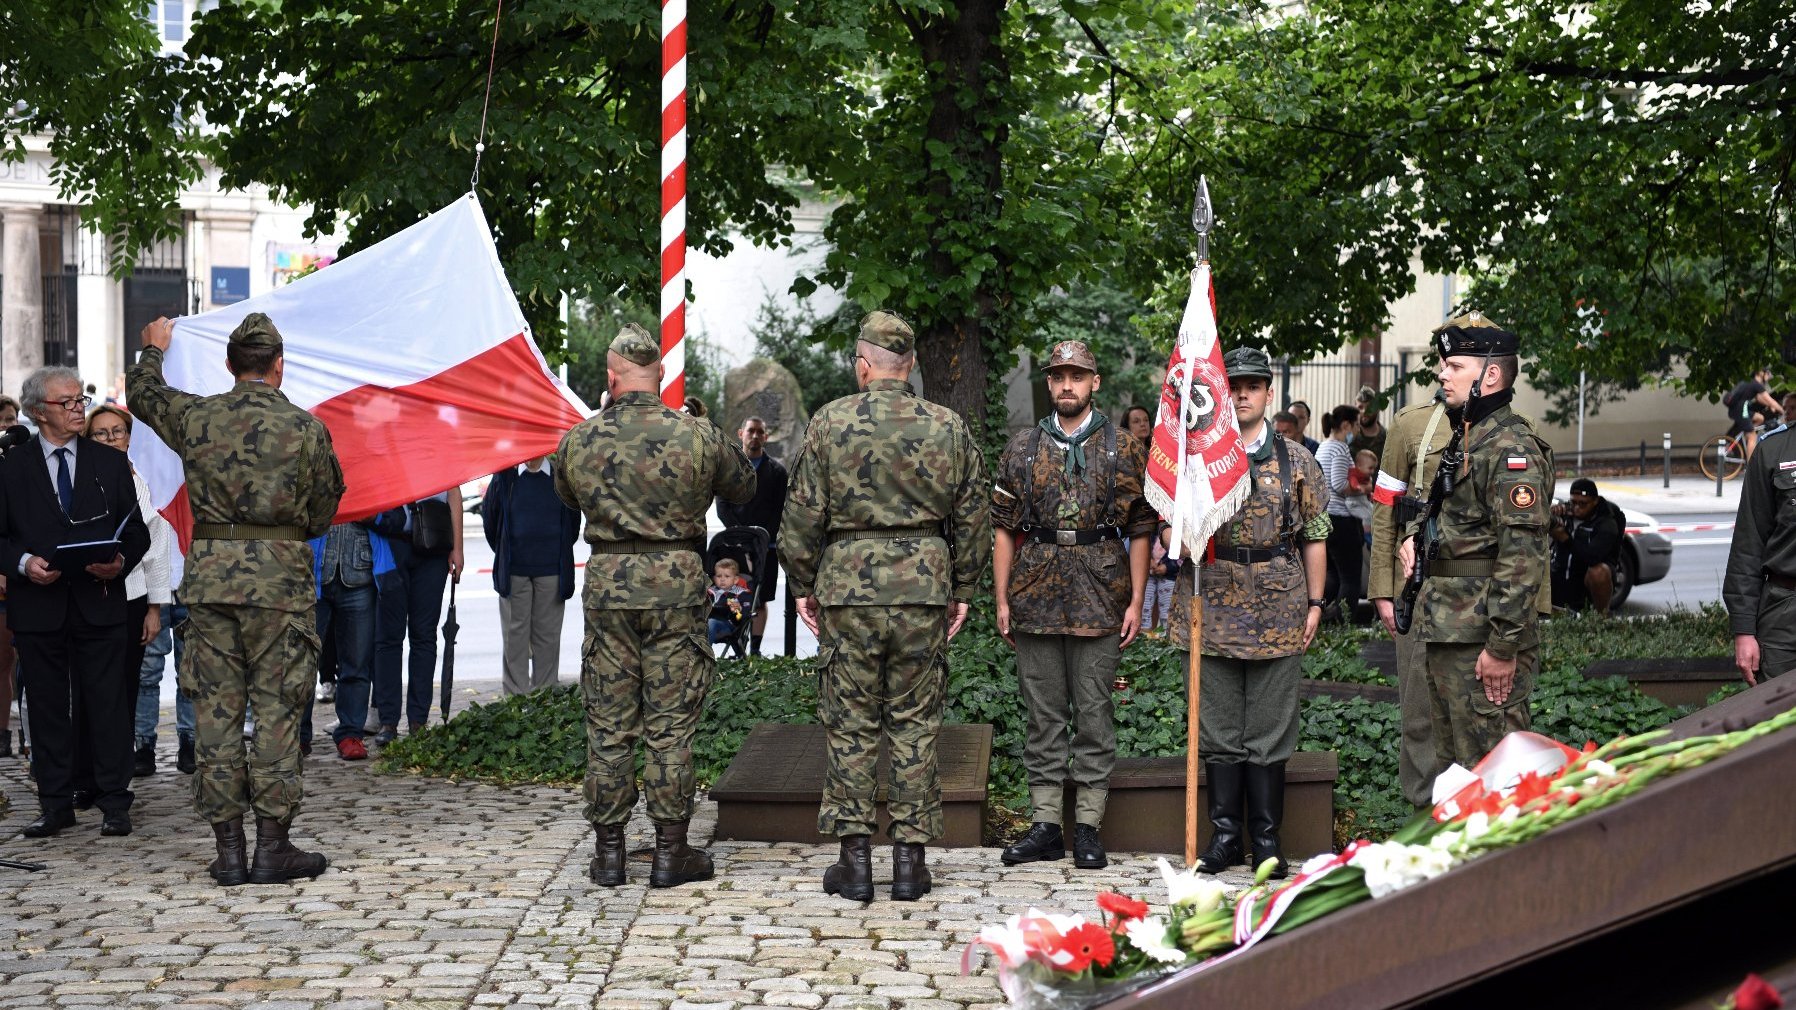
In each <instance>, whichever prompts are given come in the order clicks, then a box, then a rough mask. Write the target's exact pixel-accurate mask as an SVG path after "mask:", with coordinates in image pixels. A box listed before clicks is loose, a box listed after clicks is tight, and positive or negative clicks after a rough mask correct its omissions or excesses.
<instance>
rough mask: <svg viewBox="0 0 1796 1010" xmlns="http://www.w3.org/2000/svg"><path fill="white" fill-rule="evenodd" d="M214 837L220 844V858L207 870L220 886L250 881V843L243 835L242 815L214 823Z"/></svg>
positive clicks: (230, 885) (233, 885)
mask: <svg viewBox="0 0 1796 1010" xmlns="http://www.w3.org/2000/svg"><path fill="white" fill-rule="evenodd" d="M212 838H213V841H215V842H216V843H217V844H218V858H217V859H214V860H212V865H210V866H208V867H206V872H207V873H208V874H210V875H211V877H212V879H213V880H215V881H217V882H218V886H220V887H236V886H237V885H238V884H246V883H248V882H249V843H248V842H247V841H246V840H245V839H244V837H243V818H242V816H237V817H233V818H231V819H230V820H228V821H219V822H218V823H217V824H214V825H212Z"/></svg>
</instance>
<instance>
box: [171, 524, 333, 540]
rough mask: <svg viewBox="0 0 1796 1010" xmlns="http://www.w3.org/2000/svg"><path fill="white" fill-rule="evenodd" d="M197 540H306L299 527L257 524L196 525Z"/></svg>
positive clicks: (194, 528) (194, 535) (195, 535)
mask: <svg viewBox="0 0 1796 1010" xmlns="http://www.w3.org/2000/svg"><path fill="white" fill-rule="evenodd" d="M193 539H195V540H304V539H306V531H305V530H302V529H300V528H299V527H298V526H258V525H256V524H255V523H194V524H193Z"/></svg>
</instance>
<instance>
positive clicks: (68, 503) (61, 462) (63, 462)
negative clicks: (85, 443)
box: [56, 446, 75, 516]
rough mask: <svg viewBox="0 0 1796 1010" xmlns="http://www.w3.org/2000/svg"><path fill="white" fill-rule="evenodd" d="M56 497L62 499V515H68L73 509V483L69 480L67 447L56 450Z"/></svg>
mask: <svg viewBox="0 0 1796 1010" xmlns="http://www.w3.org/2000/svg"><path fill="white" fill-rule="evenodd" d="M56 497H58V498H61V499H62V514H63V515H65V516H66V515H68V514H69V510H70V509H73V508H74V507H75V482H74V481H72V480H70V479H69V450H68V447H67V446H64V447H63V448H61V449H58V450H56Z"/></svg>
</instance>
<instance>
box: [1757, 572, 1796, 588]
mask: <svg viewBox="0 0 1796 1010" xmlns="http://www.w3.org/2000/svg"><path fill="white" fill-rule="evenodd" d="M1765 581H1766V582H1769V583H1771V584H1772V585H1774V586H1777V587H1778V588H1780V589H1796V579H1792V578H1790V577H1789V576H1788V575H1779V574H1777V573H1776V572H1766V573H1765Z"/></svg>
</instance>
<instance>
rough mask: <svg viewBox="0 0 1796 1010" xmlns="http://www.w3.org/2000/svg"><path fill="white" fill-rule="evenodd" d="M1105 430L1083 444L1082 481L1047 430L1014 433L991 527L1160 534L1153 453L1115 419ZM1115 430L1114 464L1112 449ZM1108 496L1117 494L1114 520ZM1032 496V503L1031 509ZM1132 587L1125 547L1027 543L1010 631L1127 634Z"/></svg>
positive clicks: (1016, 567) (1013, 586) (1014, 584)
mask: <svg viewBox="0 0 1796 1010" xmlns="http://www.w3.org/2000/svg"><path fill="white" fill-rule="evenodd" d="M1104 427H1105V428H1108V429H1110V430H1109V431H1106V430H1104V429H1103V428H1100V429H1099V430H1098V431H1096V432H1093V433H1092V435H1091V437H1090V438H1089V439H1087V440H1086V442H1085V457H1086V459H1087V460H1089V463H1088V464H1087V465H1086V467H1085V475H1084V477H1082V478H1081V477H1080V476H1078V475H1076V474H1073V473H1071V472H1070V471H1068V469H1067V466H1066V459H1067V453H1066V450H1064V449H1062V448H1061V447H1059V446H1057V445H1055V444H1054V443H1053V440H1052V439H1049V438H1047V437H1046V436H1044V435H1043V434H1042V431H1041V429H1040V428H1031V429H1029V430H1028V431H1019V432H1017V433H1016V434H1015V435H1012V436H1011V437H1010V443H1009V444H1008V445H1006V446H1005V447H1004V455H1003V456H1002V457H1000V458H999V460H998V479H997V482H996V483H995V485H994V486H993V489H992V522H993V524H995V525H997V526H1001V527H1003V528H1004V529H1007V530H1013V531H1016V532H1017V533H1019V534H1020V533H1022V532H1023V527H1024V525H1025V523H1027V524H1028V525H1030V526H1037V527H1041V528H1044V529H1051V530H1053V529H1059V530H1090V529H1096V528H1097V527H1099V526H1107V525H1108V526H1119V527H1121V528H1122V531H1123V535H1124V536H1129V537H1141V536H1153V535H1155V534H1156V533H1158V532H1159V528H1160V519H1159V517H1158V516H1156V515H1155V514H1154V510H1153V509H1152V508H1150V507H1149V506H1148V503H1147V498H1145V497H1144V496H1143V495H1142V492H1141V481H1142V472H1143V470H1144V468H1145V467H1146V462H1147V453H1146V450H1145V449H1143V448H1142V445H1141V443H1140V442H1138V441H1136V440H1135V439H1134V437H1133V436H1131V435H1130V434H1129V433H1128V432H1126V431H1118V430H1117V429H1116V428H1115V426H1114V425H1113V424H1111V423H1110V422H1105V425H1104ZM1112 431H1114V432H1115V437H1116V454H1115V457H1114V458H1111V456H1110V454H1109V453H1108V452H1106V451H1105V447H1106V446H1108V445H1109V444H1110V443H1109V438H1110V433H1111V432H1112ZM1031 460H1033V465H1032V464H1031ZM1030 469H1033V470H1034V475H1033V477H1031V475H1030V474H1029V470H1030ZM1106 493H1111V494H1112V495H1113V496H1112V497H1111V499H1110V511H1109V513H1108V514H1107V515H1106V514H1103V509H1104V500H1105V494H1106ZM1025 494H1028V495H1029V496H1030V497H1031V498H1032V499H1033V501H1030V502H1027V503H1025V502H1024V501H1023V500H1022V497H1023V495H1025ZM1133 588H1134V587H1133V586H1132V585H1131V584H1130V581H1129V554H1128V551H1127V550H1126V549H1125V548H1124V547H1123V542H1122V541H1121V540H1100V541H1098V542H1097V543H1095V544H1077V545H1069V546H1060V545H1058V544H1052V543H1047V542H1044V541H1039V540H1032V541H1020V542H1019V543H1018V544H1017V550H1016V557H1015V559H1014V560H1013V562H1012V564H1011V568H1010V586H1009V591H1010V592H1009V596H1010V626H1011V628H1012V629H1014V630H1016V631H1022V632H1027V633H1028V634H1031V635H1086V636H1095V635H1109V634H1113V633H1115V632H1116V631H1117V629H1119V628H1121V627H1122V619H1123V612H1124V611H1125V610H1126V609H1127V608H1128V606H1129V596H1130V594H1131V592H1132V591H1133Z"/></svg>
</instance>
